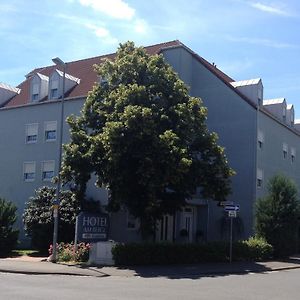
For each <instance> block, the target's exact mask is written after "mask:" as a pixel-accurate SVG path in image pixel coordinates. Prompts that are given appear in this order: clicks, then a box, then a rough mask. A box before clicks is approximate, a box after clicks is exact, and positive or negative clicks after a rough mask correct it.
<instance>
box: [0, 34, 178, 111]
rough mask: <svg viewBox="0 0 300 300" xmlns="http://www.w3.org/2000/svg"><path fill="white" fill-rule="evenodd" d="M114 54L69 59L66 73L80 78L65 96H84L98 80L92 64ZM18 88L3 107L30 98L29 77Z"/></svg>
mask: <svg viewBox="0 0 300 300" xmlns="http://www.w3.org/2000/svg"><path fill="white" fill-rule="evenodd" d="M176 45H177V46H178V45H181V43H180V42H179V41H177V40H176V41H171V42H167V43H161V44H157V45H153V46H149V47H145V50H146V52H147V53H148V54H149V55H155V54H158V53H160V51H161V50H162V49H163V48H166V47H172V46H176ZM114 56H115V54H108V55H102V56H96V57H92V58H87V59H82V60H78V61H71V62H68V63H67V71H66V72H67V73H68V74H70V75H72V76H75V77H77V78H80V84H78V85H76V86H75V87H74V88H73V89H72V90H71V91H70V92H69V93H68V94H67V95H66V96H67V97H68V98H71V97H81V96H86V95H87V94H88V92H89V91H90V90H91V89H92V87H93V86H94V84H95V82H97V81H98V78H97V73H96V72H94V68H93V65H94V64H99V63H100V62H101V60H102V59H104V58H108V59H112V58H113V57H114ZM55 69H60V68H59V67H58V66H56V65H52V66H48V67H43V68H38V69H35V70H33V71H31V72H30V73H29V74H35V73H41V74H43V75H46V76H48V77H49V76H50V74H51V73H52V72H53V71H54V70H55ZM18 88H20V89H21V93H20V94H18V95H16V96H15V97H14V98H12V99H11V100H10V101H9V102H8V103H7V104H6V105H5V107H13V106H20V105H24V104H27V103H28V101H29V98H30V95H29V93H30V79H26V80H25V81H23V82H22V83H21V84H20V85H18Z"/></svg>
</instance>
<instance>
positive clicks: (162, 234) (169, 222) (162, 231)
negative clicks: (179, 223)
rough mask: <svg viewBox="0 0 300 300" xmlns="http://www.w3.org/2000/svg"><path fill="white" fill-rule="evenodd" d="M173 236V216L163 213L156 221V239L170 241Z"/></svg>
mask: <svg viewBox="0 0 300 300" xmlns="http://www.w3.org/2000/svg"><path fill="white" fill-rule="evenodd" d="M173 237H174V217H173V216H171V215H164V216H163V217H162V219H161V220H160V221H159V222H158V226H157V230H156V241H169V242H172V241H173Z"/></svg>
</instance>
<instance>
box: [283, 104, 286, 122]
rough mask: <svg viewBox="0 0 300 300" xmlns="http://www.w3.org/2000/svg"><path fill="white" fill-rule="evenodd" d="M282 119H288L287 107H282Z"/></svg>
mask: <svg viewBox="0 0 300 300" xmlns="http://www.w3.org/2000/svg"><path fill="white" fill-rule="evenodd" d="M282 119H283V121H284V122H285V121H286V109H285V107H284V108H283V109H282Z"/></svg>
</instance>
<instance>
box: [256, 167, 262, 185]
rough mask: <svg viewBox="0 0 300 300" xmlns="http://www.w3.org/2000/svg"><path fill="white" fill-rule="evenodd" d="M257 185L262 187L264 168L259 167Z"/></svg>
mask: <svg viewBox="0 0 300 300" xmlns="http://www.w3.org/2000/svg"><path fill="white" fill-rule="evenodd" d="M256 172H257V174H256V177H257V187H258V188H261V187H262V186H263V170H262V169H257V171H256Z"/></svg>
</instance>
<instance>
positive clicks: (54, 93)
mask: <svg viewBox="0 0 300 300" xmlns="http://www.w3.org/2000/svg"><path fill="white" fill-rule="evenodd" d="M50 98H51V99H53V98H58V89H51V92H50Z"/></svg>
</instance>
